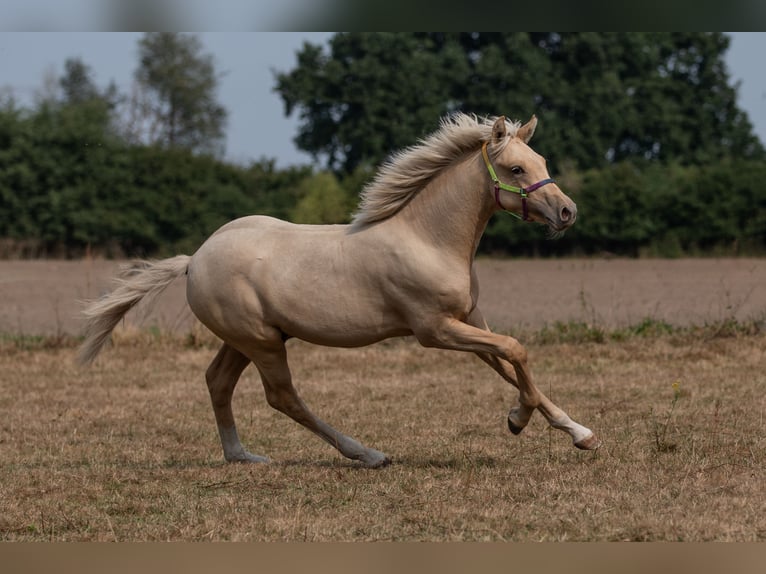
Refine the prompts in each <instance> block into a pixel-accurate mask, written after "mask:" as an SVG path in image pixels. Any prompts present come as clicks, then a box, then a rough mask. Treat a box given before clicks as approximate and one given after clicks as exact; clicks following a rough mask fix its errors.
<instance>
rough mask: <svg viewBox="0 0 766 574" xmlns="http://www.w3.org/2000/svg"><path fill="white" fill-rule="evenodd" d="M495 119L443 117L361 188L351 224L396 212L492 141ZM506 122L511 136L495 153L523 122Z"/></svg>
mask: <svg viewBox="0 0 766 574" xmlns="http://www.w3.org/2000/svg"><path fill="white" fill-rule="evenodd" d="M495 119H497V118H482V119H479V118H477V117H476V116H474V115H468V114H464V113H456V114H453V115H451V116H447V117H445V118H442V120H441V122H440V124H439V129H438V130H437V131H435V132H434V133H432V134H431V135H429V136H428V137H426V138H425V139H423V140H421V141H420V142H418V143H417V144H415V145H413V146H411V147H409V148H406V149H404V150H401V151H399V152H396V153H395V154H394V155H393V156H392V157H391V158H390V159H389V160H388V161H386V162H385V163H384V164H383V165H382V166H381V167H380V169H379V170H378V173H377V174H376V175H375V178H374V179H373V180H372V181H371V182H370V183H369V184H367V185H366V186H365V188H364V189H363V190H362V194H361V202H360V203H359V209H358V211H357V212H356V213H355V214H354V216H353V219H352V221H351V224H352V225H353V226H354V227H357V228H358V227H362V226H364V225H368V224H370V223H374V222H376V221H381V220H383V219H387V218H389V217H391V216H392V215H394V214H395V213H397V212H398V211H399V210H400V209H401V208H402V207H404V206H405V205H406V204H407V203H408V202H409V201H410V200H411V199H412V198H413V197H414V196H415V195H416V194H417V193H418V191H420V190H421V189H423V187H425V186H426V184H428V182H429V181H431V179H433V178H434V177H435V176H436V175H437V174H438V173H439V172H440V171H441V170H442V169H444V168H445V167H447V166H449V165H450V164H452V163H453V162H454V161H455V160H456V159H458V158H460V157H461V156H463V154H465V153H466V152H468V151H471V150H474V149H477V148H478V147H480V146H481V144H482V143H484V142H485V141H489V140H490V139H491V135H492V124H493V123H494V121H495ZM506 125H507V131H508V136H509V137H507V138H505V140H504V141H503V142H501V144H500V145H498V146H495V149H494V150H492V151H493V152H494V154H498V153H500V151H501V150H502V149H503V148H504V147H505V144H506V143H507V142H508V141H509V139H510V138H511V137H513V136H514V135H516V131H517V130H518V129H519V127H520V125H521V124H519V123H514V122H510V121H508V120H506Z"/></svg>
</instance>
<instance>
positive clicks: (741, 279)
mask: <svg viewBox="0 0 766 574" xmlns="http://www.w3.org/2000/svg"><path fill="white" fill-rule="evenodd" d="M119 264H120V263H119V262H114V261H103V260H85V261H57V260H56V261H0V333H6V334H16V335H17V334H54V335H55V334H64V333H68V334H77V333H79V330H80V322H79V319H78V317H77V314H78V311H79V309H80V304H79V301H81V300H83V299H88V298H93V297H97V296H98V295H99V294H101V293H102V292H104V291H105V290H107V289H108V288H109V285H110V279H111V277H112V276H113V275H114V274H115V273H116V272H117V270H118V268H119ZM478 270H479V276H480V284H481V295H480V305H481V307H482V309H483V311H484V315H485V316H486V317H487V320H488V321H489V323H490V325H491V326H492V327H493V328H495V329H500V330H503V331H513V330H514V329H518V328H519V327H521V328H532V329H538V328H540V327H542V326H544V325H546V324H548V325H549V324H552V323H555V322H556V321H561V322H568V321H583V322H586V323H590V324H595V325H599V326H601V327H604V328H614V327H625V326H628V325H632V324H636V323H638V322H640V321H642V320H643V319H645V318H647V317H649V318H652V319H656V320H664V321H667V322H668V323H671V324H673V325H678V326H686V325H690V324H695V325H701V324H705V323H710V322H717V321H722V320H725V319H730V318H734V319H737V320H748V319H761V318H763V317H764V315H765V314H766V287H765V286H766V259H678V260H655V259H649V260H632V259H630V260H629V259H612V260H597V259H562V260H545V261H544V260H496V259H485V260H480V261H479V262H478ZM184 286H185V283H184V282H183V280H179V281H177V282H176V283H174V284H173V285H171V287H170V288H169V289H168V291H167V292H166V294H165V295H163V297H162V298H161V299H160V300H159V301H158V302H157V304H156V305H154V307H153V309H152V310H151V313H150V314H149V316H148V317H146V318H145V319H144V320H142V321H141V324H142V325H144V326H146V325H151V324H156V325H158V326H159V327H161V328H162V330H174V331H177V330H184V329H187V328H188V327H189V325H190V324H191V319H192V318H191V314H190V312H189V310H188V308H186V307H185V305H184V302H183V297H184V295H183V293H184ZM133 320H137V318H134V319H133Z"/></svg>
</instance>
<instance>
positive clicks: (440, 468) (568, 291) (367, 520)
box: [0, 259, 766, 541]
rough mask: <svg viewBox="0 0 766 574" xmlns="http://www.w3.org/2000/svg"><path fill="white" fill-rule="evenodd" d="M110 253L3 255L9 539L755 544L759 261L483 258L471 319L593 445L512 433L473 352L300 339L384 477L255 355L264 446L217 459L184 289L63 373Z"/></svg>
mask: <svg viewBox="0 0 766 574" xmlns="http://www.w3.org/2000/svg"><path fill="white" fill-rule="evenodd" d="M115 268H116V263H113V262H104V261H84V262H61V261H55V262H53V261H50V262H46V261H33V262H2V263H0V292H1V293H2V303H0V333H4V335H3V336H2V338H0V373H2V375H0V415H1V416H0V539H3V540H121V541H123V540H314V541H320V540H696V541H699V540H736V541H762V540H764V539H765V538H766V518H765V517H766V499H764V496H763V492H762V491H763V483H764V461H765V459H766V455H765V453H766V442H765V440H764V436H765V433H764V430H765V429H764V406H766V399H764V393H763V389H764V388H766V374H765V373H764V368H763V366H764V364H766V361H765V360H764V359H765V358H764V349H766V335H764V331H765V330H766V329H764V317H765V316H766V294H765V293H764V291H765V290H764V289H763V287H762V286H763V285H764V284H766V261H764V260H756V259H732V260H706V259H698V260H676V261H662V260H645V261H644V260H639V261H635V260H548V261H499V260H484V261H481V262H480V266H479V270H480V275H481V281H482V288H483V289H482V295H481V302H482V307H483V308H484V310H485V314H486V315H487V316H488V318H489V319H490V321H491V322H492V324H493V326H494V327H495V328H496V329H499V330H509V331H513V332H514V333H519V334H520V337H521V339H522V341H523V342H525V343H526V344H527V346H528V349H529V351H530V364H531V368H532V373H533V375H534V377H535V380H536V382H537V384H538V385H539V386H540V387H541V389H543V390H544V391H545V392H547V393H548V394H549V396H551V398H553V400H554V401H556V402H557V403H558V404H560V405H561V406H562V407H563V408H564V409H565V410H567V411H568V412H569V413H570V415H572V417H573V418H575V419H576V420H578V421H580V422H582V423H583V424H585V425H587V426H590V427H591V428H593V429H594V430H595V431H596V432H597V433H598V434H599V435H600V437H601V438H602V440H603V443H604V446H603V448H602V449H601V450H600V451H598V452H596V453H584V452H580V451H577V450H576V449H574V448H572V446H571V444H570V442H569V439H568V437H567V436H566V435H564V434H563V433H560V432H558V431H550V430H549V429H548V428H547V427H546V426H545V424H544V421H543V419H542V417H540V416H537V415H536V416H535V417H533V420H532V422H531V424H530V426H529V427H528V428H527V429H526V430H525V431H524V432H523V433H522V434H521V435H519V436H516V437H514V436H512V435H511V434H510V433H509V432H508V431H507V428H506V426H505V415H506V413H507V410H508V408H509V407H510V406H511V404H512V403H513V402H515V392H512V389H510V388H509V387H507V385H505V384H504V383H502V382H501V381H500V380H499V378H498V377H497V376H496V375H495V374H494V373H493V372H492V371H490V370H489V369H488V368H487V367H485V366H484V365H483V363H480V362H479V361H478V360H477V359H475V358H474V357H472V356H470V355H465V354H460V353H449V352H442V351H434V350H425V349H422V348H420V347H419V346H417V345H416V344H415V343H413V342H411V341H409V340H396V341H390V342H386V343H383V344H379V345H376V346H373V347H369V348H365V349H354V350H336V349H326V348H320V347H313V346H310V345H306V344H304V343H301V342H297V341H293V342H291V343H290V355H291V366H292V370H293V375H294V377H295V380H296V385H297V386H298V388H299V390H300V392H301V393H302V395H303V397H304V399H305V400H306V402H307V403H308V404H309V405H310V406H311V407H312V408H313V410H315V411H316V412H317V413H318V414H319V415H320V416H322V417H323V418H325V419H326V420H328V422H330V423H331V424H335V425H336V426H337V427H339V428H340V429H341V430H344V431H346V432H347V433H348V434H351V435H352V436H354V437H356V438H358V439H359V440H361V441H362V442H365V443H366V444H368V445H369V446H373V447H375V448H378V449H381V450H383V451H385V452H386V453H387V454H389V455H390V456H391V457H392V459H393V464H392V465H391V466H390V467H388V468H385V469H382V470H376V471H371V470H366V469H362V468H359V467H357V466H355V465H354V464H351V463H349V462H347V461H346V460H345V459H342V458H341V457H340V456H339V455H338V454H337V453H336V452H335V451H334V450H333V449H331V448H330V447H328V446H327V445H325V444H324V443H323V442H321V441H320V440H319V439H317V438H315V437H314V436H313V435H311V434H310V433H308V431H306V430H304V429H303V428H301V427H299V426H298V425H297V424H295V423H293V422H292V421H290V420H288V419H287V418H286V417H284V416H283V415H280V414H279V413H276V412H275V411H273V410H272V409H270V407H268V405H267V404H266V402H265V400H264V398H263V391H262V390H261V387H260V382H259V381H258V380H257V376H256V373H255V371H254V370H253V369H248V370H246V371H245V374H244V376H243V378H242V380H241V382H240V385H239V386H238V388H237V392H236V394H235V413H236V414H237V416H238V419H239V426H240V434H241V435H242V437H243V441H244V442H245V444H246V445H247V446H248V447H249V448H250V449H251V450H252V451H253V452H256V453H258V454H264V455H267V456H270V457H271V458H272V461H273V462H272V464H270V465H258V466H242V465H226V464H224V463H223V462H222V456H221V453H220V447H219V443H218V438H217V434H216V431H215V425H214V422H213V416H212V412H211V409H210V406H209V399H208V397H207V390H206V388H205V384H204V378H203V373H204V370H205V368H206V366H207V364H208V362H209V361H210V360H211V358H212V356H213V354H214V352H215V343H214V341H213V339H212V337H211V336H210V335H208V334H206V333H205V331H204V330H203V329H200V328H199V327H198V326H195V325H194V324H193V322H192V321H191V319H190V317H189V316H188V314H187V313H186V312H185V311H184V310H183V309H182V307H181V305H180V303H179V299H180V294H181V293H182V291H183V285H182V284H178V285H173V286H172V288H171V290H170V292H168V293H167V295H166V296H165V297H164V298H163V300H162V301H161V302H160V303H159V304H158V305H156V306H155V307H154V309H153V311H152V313H150V314H149V315H148V317H147V318H146V319H145V320H143V321H141V322H139V321H135V320H131V321H128V322H127V324H126V325H125V326H124V327H122V328H121V329H120V330H119V332H118V333H117V335H116V337H115V346H114V347H113V348H111V349H108V350H107V351H106V352H105V353H104V354H103V356H102V357H101V358H100V359H99V360H98V361H97V363H96V364H95V365H94V366H93V367H91V368H89V369H82V368H79V367H77V366H76V365H75V364H74V362H73V358H74V354H75V343H76V341H75V340H73V339H72V338H71V337H70V336H68V334H69V333H76V332H77V330H78V323H77V321H76V319H75V313H76V309H77V305H76V304H75V303H73V301H74V300H75V299H81V298H87V297H91V296H96V295H98V294H99V293H100V292H101V291H102V290H103V289H105V288H106V286H107V285H108V280H107V278H108V276H109V275H110V274H111V273H113V271H114V270H115ZM557 322H558V323H557ZM139 326H141V327H142V328H139ZM38 334H45V335H47V336H46V337H37V336H34V335H38Z"/></svg>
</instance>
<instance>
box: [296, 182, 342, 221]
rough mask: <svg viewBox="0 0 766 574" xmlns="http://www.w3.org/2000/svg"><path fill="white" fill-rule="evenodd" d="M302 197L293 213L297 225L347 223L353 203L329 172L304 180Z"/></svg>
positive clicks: (301, 189) (301, 187) (300, 189)
mask: <svg viewBox="0 0 766 574" xmlns="http://www.w3.org/2000/svg"><path fill="white" fill-rule="evenodd" d="M298 192H299V193H300V194H301V195H302V198H301V200H300V201H299V202H298V203H297V205H296V206H295V208H294V209H293V210H292V213H291V220H292V221H294V222H295V223H346V222H348V221H349V215H350V214H351V209H352V207H353V202H352V200H351V198H350V196H349V194H348V193H346V190H345V189H344V188H343V186H341V184H340V183H339V182H338V180H337V178H336V177H335V176H334V175H333V174H332V173H328V172H322V173H318V174H316V175H314V176H311V177H308V178H306V179H304V180H303V181H302V182H301V184H300V185H299V186H298Z"/></svg>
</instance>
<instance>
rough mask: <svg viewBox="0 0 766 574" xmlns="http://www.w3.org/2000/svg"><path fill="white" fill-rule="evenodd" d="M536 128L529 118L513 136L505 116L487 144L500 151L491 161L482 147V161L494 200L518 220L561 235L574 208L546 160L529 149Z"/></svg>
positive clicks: (534, 120)
mask: <svg viewBox="0 0 766 574" xmlns="http://www.w3.org/2000/svg"><path fill="white" fill-rule="evenodd" d="M536 127H537V118H536V117H535V116H532V119H531V120H529V121H528V122H527V123H526V124H524V125H523V126H521V127H520V128H518V130H516V133H515V134H514V135H511V132H510V131H509V130H508V126H507V124H506V119H505V117H504V116H501V117H499V118H497V120H496V121H495V123H494V124H493V125H492V136H491V143H490V145H492V146H493V147H494V146H497V148H496V149H499V150H500V151H499V152H498V153H497V154H496V155H495V157H494V158H493V159H492V161H491V162H490V159H489V156H488V154H487V151H486V144H485V147H484V148H483V153H484V161H485V163H486V165H487V169H488V170H489V173H490V178H491V179H492V182H493V186H494V194H495V201H496V202H497V204H498V207H500V208H502V209H505V210H507V211H509V212H511V213H512V214H515V215H517V216H518V217H520V218H521V219H524V220H528V221H535V222H537V223H543V224H546V225H548V227H549V228H550V229H551V231H552V232H553V233H555V234H559V233H563V232H564V231H566V230H567V229H568V228H569V227H571V226H572V225H573V224H574V222H575V219H577V206H576V205H575V203H574V201H572V200H571V199H570V198H569V197H567V196H566V195H565V194H564V192H562V191H561V190H560V189H559V186H558V185H556V183H555V182H554V181H553V180H552V179H550V176H549V175H548V168H547V167H546V165H545V158H544V157H542V156H541V155H540V154H538V153H536V152H535V151H534V150H533V149H532V148H531V147H529V145H528V143H529V140H530V139H531V138H532V134H534V132H535V128H536Z"/></svg>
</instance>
